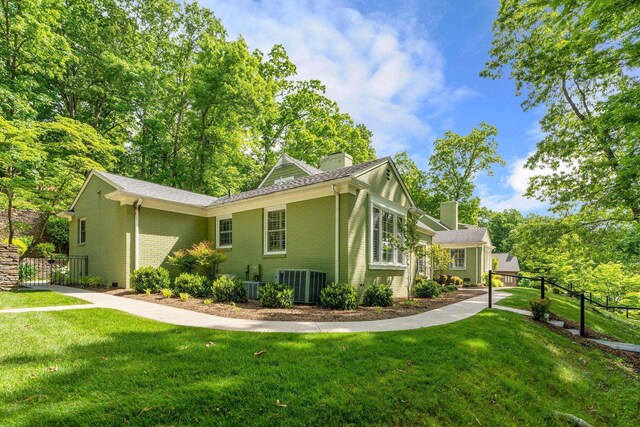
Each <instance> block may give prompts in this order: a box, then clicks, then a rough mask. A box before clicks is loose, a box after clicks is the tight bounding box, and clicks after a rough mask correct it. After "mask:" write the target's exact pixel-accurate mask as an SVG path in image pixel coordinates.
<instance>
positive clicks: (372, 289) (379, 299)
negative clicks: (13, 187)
mask: <svg viewBox="0 0 640 427" xmlns="http://www.w3.org/2000/svg"><path fill="white" fill-rule="evenodd" d="M362 305H367V306H369V307H390V306H391V305H393V290H391V286H389V285H387V284H383V283H378V284H373V285H371V286H369V287H368V288H367V289H366V290H365V291H364V296H363V298H362Z"/></svg>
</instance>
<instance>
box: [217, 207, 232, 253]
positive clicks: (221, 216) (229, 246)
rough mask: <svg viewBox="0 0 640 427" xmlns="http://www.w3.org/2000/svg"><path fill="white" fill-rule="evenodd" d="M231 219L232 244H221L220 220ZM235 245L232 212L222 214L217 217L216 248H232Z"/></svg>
mask: <svg viewBox="0 0 640 427" xmlns="http://www.w3.org/2000/svg"><path fill="white" fill-rule="evenodd" d="M229 219H230V220H231V231H229V232H228V233H231V244H230V245H221V244H220V230H221V228H220V221H226V220H229ZM232 247H233V218H232V217H231V214H228V215H220V216H217V217H216V248H219V249H230V248H232Z"/></svg>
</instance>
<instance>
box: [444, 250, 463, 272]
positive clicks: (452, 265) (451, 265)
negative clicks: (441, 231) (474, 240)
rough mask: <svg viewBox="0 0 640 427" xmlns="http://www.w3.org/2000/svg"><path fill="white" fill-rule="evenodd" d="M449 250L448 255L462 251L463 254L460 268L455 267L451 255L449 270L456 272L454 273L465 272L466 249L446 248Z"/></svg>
mask: <svg viewBox="0 0 640 427" xmlns="http://www.w3.org/2000/svg"><path fill="white" fill-rule="evenodd" d="M448 249H449V253H450V254H451V251H459V250H462V253H463V254H464V258H463V259H464V262H463V264H462V267H455V266H454V265H455V262H454V261H455V258H454V257H453V254H451V264H449V270H456V271H461V270H466V269H467V248H448Z"/></svg>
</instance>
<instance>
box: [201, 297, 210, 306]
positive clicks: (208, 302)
mask: <svg viewBox="0 0 640 427" xmlns="http://www.w3.org/2000/svg"><path fill="white" fill-rule="evenodd" d="M202 303H203V304H204V305H211V300H210V299H209V298H207V299H206V300H204V301H202Z"/></svg>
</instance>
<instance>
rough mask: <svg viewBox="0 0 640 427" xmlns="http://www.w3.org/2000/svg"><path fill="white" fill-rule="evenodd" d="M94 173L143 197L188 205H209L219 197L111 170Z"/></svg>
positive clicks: (124, 189)
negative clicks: (117, 173) (110, 171)
mask: <svg viewBox="0 0 640 427" xmlns="http://www.w3.org/2000/svg"><path fill="white" fill-rule="evenodd" d="M94 174H96V175H98V176H102V177H104V178H106V179H107V180H108V181H111V182H113V183H114V184H116V185H117V186H118V187H120V188H121V189H122V190H123V191H126V192H128V193H133V194H136V195H139V196H142V197H151V198H154V199H159V200H166V201H169V202H177V203H184V204H187V205H192V206H198V207H203V208H204V207H207V206H208V205H210V204H212V203H214V202H215V201H216V200H217V198H216V197H212V196H207V195H205V194H198V193H193V192H191V191H186V190H179V189H177V188H173V187H168V186H166V185H160V184H155V183H153V182H147V181H142V180H139V179H134V178H127V177H126V176H121V175H116V174H113V173H109V172H101V171H94Z"/></svg>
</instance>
